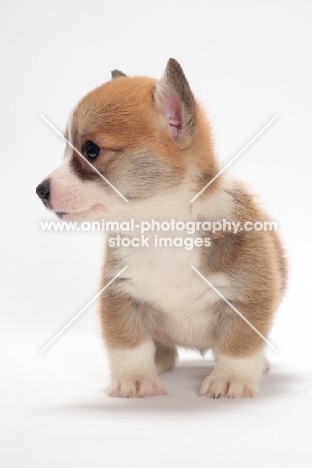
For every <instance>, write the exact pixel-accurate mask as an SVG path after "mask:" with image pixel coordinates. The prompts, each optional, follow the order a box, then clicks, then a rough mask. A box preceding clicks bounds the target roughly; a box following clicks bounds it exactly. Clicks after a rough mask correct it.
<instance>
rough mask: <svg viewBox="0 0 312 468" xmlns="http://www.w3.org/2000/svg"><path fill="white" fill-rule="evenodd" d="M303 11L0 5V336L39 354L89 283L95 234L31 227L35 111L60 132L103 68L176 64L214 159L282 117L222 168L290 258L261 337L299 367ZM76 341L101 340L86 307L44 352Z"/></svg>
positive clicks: (215, 5)
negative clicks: (263, 214) (279, 299)
mask: <svg viewBox="0 0 312 468" xmlns="http://www.w3.org/2000/svg"><path fill="white" fill-rule="evenodd" d="M311 10H312V7H311V3H310V2H308V1H303V0H300V1H298V0H297V1H293V0H288V1H282V0H280V1H277V0H272V1H266V0H265V1H258V0H257V1H253V2H248V1H241V0H240V1H235V2H231V1H229V0H228V1H222V0H221V1H220V0H219V1H217V0H215V1H206V2H204V1H188V0H183V1H182V0H180V1H176V0H174V1H158V2H149V1H143V0H142V1H139V0H132V1H129V2H127V1H121V0H119V1H118V0H115V1H104V0H102V1H100V0H89V1H86V2H82V1H74V0H73V1H69V0H63V1H60V0H57V1H53V2H42V1H25V2H20V1H16V0H11V1H10V2H9V1H6V2H5V3H2V5H1V15H0V18H1V19H0V21H1V29H0V34H1V62H0V63H1V88H0V94H1V108H0V129H1V172H0V177H1V183H0V188H1V198H0V200H1V262H0V266H1V278H0V279H1V287H2V293H1V301H2V303H1V316H0V320H1V323H0V325H1V334H2V335H3V336H4V335H5V336H6V337H9V336H10V335H11V334H14V335H16V334H19V335H20V339H21V340H22V337H23V336H25V337H26V336H28V335H29V334H32V335H33V339H32V340H31V342H30V344H29V345H28V346H29V347H28V348H27V352H29V353H31V352H37V351H38V350H39V349H40V347H41V346H42V345H43V344H44V343H45V341H44V340H47V339H48V338H50V337H52V336H53V335H54V334H55V333H56V332H58V331H59V330H60V329H61V328H62V327H63V326H64V325H65V324H66V323H67V321H68V320H69V319H71V318H72V317H73V316H74V315H75V314H76V313H77V312H78V311H79V310H80V309H81V308H82V307H83V306H84V305H85V304H86V303H87V302H88V301H89V300H90V299H91V298H92V297H93V296H94V295H95V293H96V292H97V290H98V286H99V271H100V265H101V261H102V256H103V253H102V251H103V248H102V245H103V238H102V235H101V234H86V233H76V234H73V233H70V234H69V233H64V234H60V233H50V234H48V233H43V232H41V230H40V225H39V222H40V221H42V220H48V219H51V220H52V219H54V217H53V216H52V215H51V214H49V213H48V212H47V211H45V209H44V208H43V206H42V204H41V203H40V201H39V199H38V198H37V196H36V194H35V188H36V186H37V185H38V183H39V182H40V181H41V180H43V179H44V177H45V176H46V175H47V174H48V173H49V172H50V171H51V170H53V169H54V168H55V167H56V166H57V165H59V164H60V163H61V157H62V154H63V149H64V145H63V142H62V141H61V140H60V139H59V138H58V137H57V136H56V135H55V134H54V133H53V131H52V130H51V129H50V128H49V127H48V126H47V125H46V124H45V123H44V122H43V121H42V120H41V119H40V117H39V114H40V113H43V114H44V115H45V116H47V118H49V119H50V120H51V121H52V122H53V123H54V124H55V125H56V126H57V127H58V128H59V129H61V130H63V129H64V128H65V125H66V120H67V116H68V114H69V112H70V110H71V109H72V107H73V106H74V105H75V104H76V102H77V101H78V100H79V99H80V98H81V97H82V96H83V95H84V94H85V93H86V92H88V91H89V90H91V89H92V88H94V87H95V86H97V85H99V84H101V83H103V82H104V81H106V80H108V79H110V70H112V69H114V68H118V69H121V70H123V71H124V72H125V73H127V74H130V75H148V76H153V77H161V75H162V73H163V70H164V67H165V65H166V62H167V60H168V58H169V57H174V58H176V59H177V60H178V61H179V62H180V63H181V65H182V67H183V69H184V71H185V74H186V76H187V78H188V80H189V82H190V85H191V88H192V89H193V91H194V93H195V95H196V96H197V97H198V98H199V99H200V100H201V101H202V102H203V103H204V104H205V106H206V109H207V112H208V114H209V116H210V119H211V122H212V125H213V129H214V135H215V141H216V152H217V155H218V157H219V160H220V162H221V163H222V164H226V163H227V162H228V161H229V160H230V159H231V158H232V157H233V156H234V155H235V154H236V153H237V152H238V151H239V150H240V149H241V148H242V147H243V146H244V145H245V144H246V143H248V141H249V140H250V139H251V138H252V137H253V136H254V135H255V134H256V133H257V132H258V131H259V130H261V128H262V127H263V126H264V125H265V124H266V123H267V122H268V121H269V120H270V119H271V118H272V117H273V116H274V115H275V114H278V116H279V117H278V119H277V120H276V121H275V122H274V123H273V124H272V126H271V127H270V128H269V129H268V130H267V131H266V132H265V133H264V134H263V135H261V137H260V138H259V139H258V140H257V141H256V142H255V143H254V144H253V145H252V146H251V147H250V148H248V149H247V150H246V152H245V153H244V154H242V155H241V156H240V158H239V159H238V160H237V161H236V162H235V163H233V165H232V166H231V167H230V168H229V169H228V172H229V173H232V174H233V175H236V176H238V177H240V178H241V179H243V180H244V181H245V182H246V183H247V184H248V185H249V187H250V188H251V189H252V191H253V192H255V193H257V194H258V195H259V199H260V200H261V201H262V202H263V205H264V206H265V207H266V209H267V211H268V213H269V214H270V215H271V216H272V218H273V219H274V220H276V221H277V222H278V226H279V231H280V234H281V235H282V237H283V239H284V243H285V246H286V250H287V254H288V257H289V265H290V275H289V288H288V292H287V295H286V297H285V300H284V302H283V304H282V306H281V307H280V309H279V312H278V315H277V319H276V322H275V327H274V330H273V332H272V334H271V340H272V342H273V343H274V345H275V346H276V347H277V348H278V349H279V350H280V354H279V356H278V357H276V359H277V360H279V359H280V360H284V361H285V360H286V362H287V360H288V359H295V360H297V362H299V360H301V359H302V358H306V357H307V356H308V355H309V353H310V335H311V320H310V317H311V305H310V296H309V292H310V289H311V287H310V274H309V272H310V269H309V263H310V262H311V255H310V251H311V249H310V237H311V209H310V204H311V200H312V197H311V195H312V193H311V191H312V189H311V187H312V184H311V180H310V179H311V169H310V168H311V161H310V159H311V156H312V155H311V117H312V115H311V114H312V106H311V104H312V103H311V83H312V65H311V39H312V37H311V20H312V15H311V13H312V11H311ZM77 332H91V333H94V336H96V337H97V336H98V334H99V324H98V321H97V316H96V307H95V306H94V307H90V308H89V309H88V310H87V311H86V312H85V313H84V314H83V316H81V317H80V318H79V319H78V320H77V321H76V322H75V323H74V324H73V325H72V327H71V329H70V331H69V332H68V334H64V335H63V336H62V338H60V341H59V343H62V344H58V343H57V342H56V343H55V345H54V346H55V349H56V347H57V346H64V344H65V343H66V339H67V336H68V337H69V336H70V334H72V333H77ZM42 337H44V338H42ZM68 339H69V338H68ZM2 342H3V343H8V342H9V341H7V338H6V340H3V341H2ZM28 343H29V342H28ZM10 349H11V348H10ZM50 352H51V353H52V352H53V351H52V349H51V351H49V353H50ZM98 357H99V360H98V362H97V364H96V366H98V367H99V368H100V367H101V366H102V361H101V354H100V353H99V355H98ZM42 359H43V356H42ZM103 359H104V357H103ZM42 362H43V361H42ZM26 367H27V365H26ZM126 411H127V410H126V409H125V412H126ZM127 417H128V419H129V420H131V414H129V415H128V416H127ZM220 430H222V428H221V429H220ZM7 466H15V465H14V462H13V461H12V465H10V464H8V465H7ZM16 466H20V465H18V464H17V465H16ZM32 466H36V464H35V465H32ZM38 466H39V465H38ZM42 466H43V465H42ZM45 466H48V465H47V464H46V465H45ZM51 466H56V465H53V464H52V465H51ZM57 466H61V465H60V464H58V465H57ZM64 466H69V465H68V464H67V465H64ZM77 466H78V465H77ZM93 466H95V465H93ZM105 466H110V465H105ZM111 466H113V465H111ZM155 466H156V465H155ZM199 466H201V465H199ZM215 466H216V465H215Z"/></svg>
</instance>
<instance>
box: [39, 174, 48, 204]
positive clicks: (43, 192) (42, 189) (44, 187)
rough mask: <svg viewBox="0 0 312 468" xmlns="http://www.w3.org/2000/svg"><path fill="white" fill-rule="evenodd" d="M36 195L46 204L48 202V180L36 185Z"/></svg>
mask: <svg viewBox="0 0 312 468" xmlns="http://www.w3.org/2000/svg"><path fill="white" fill-rule="evenodd" d="M36 194H37V195H38V197H39V198H40V199H41V200H42V201H43V202H44V203H46V202H47V201H48V200H49V195H50V180H49V179H47V180H44V181H43V182H41V184H39V185H38V187H37V188H36Z"/></svg>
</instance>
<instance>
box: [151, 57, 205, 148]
mask: <svg viewBox="0 0 312 468" xmlns="http://www.w3.org/2000/svg"><path fill="white" fill-rule="evenodd" d="M154 98H155V101H156V104H157V106H158V107H159V109H160V111H161V113H162V115H163V117H164V118H165V119H166V121H167V123H168V125H169V127H170V129H171V133H172V137H173V139H174V140H175V141H178V140H182V139H183V140H186V141H185V142H187V141H189V139H190V137H191V136H192V134H193V130H194V127H195V122H196V102H195V98H194V96H193V93H192V91H191V88H190V85H189V84H188V81H187V79H186V77H185V75H184V73H183V70H182V68H181V66H180V64H179V63H178V62H177V61H176V60H174V59H172V58H171V59H169V61H168V63H167V66H166V69H165V73H164V75H163V77H162V79H161V80H160V81H159V82H158V83H157V85H156V88H155V92H154Z"/></svg>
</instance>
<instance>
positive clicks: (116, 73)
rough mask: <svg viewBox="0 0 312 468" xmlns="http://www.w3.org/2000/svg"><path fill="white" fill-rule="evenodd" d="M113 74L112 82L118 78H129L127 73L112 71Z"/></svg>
mask: <svg viewBox="0 0 312 468" xmlns="http://www.w3.org/2000/svg"><path fill="white" fill-rule="evenodd" d="M111 74H112V80H113V79H114V78H118V76H127V75H126V74H125V73H123V72H122V71H120V70H113V71H111Z"/></svg>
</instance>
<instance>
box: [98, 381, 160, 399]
mask: <svg viewBox="0 0 312 468" xmlns="http://www.w3.org/2000/svg"><path fill="white" fill-rule="evenodd" d="M107 394H108V396H111V397H121V398H146V397H151V396H161V395H167V391H166V388H165V386H164V384H163V383H162V381H161V380H159V379H128V380H121V381H118V382H113V383H112V384H111V385H110V386H109V387H108V390H107Z"/></svg>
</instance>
